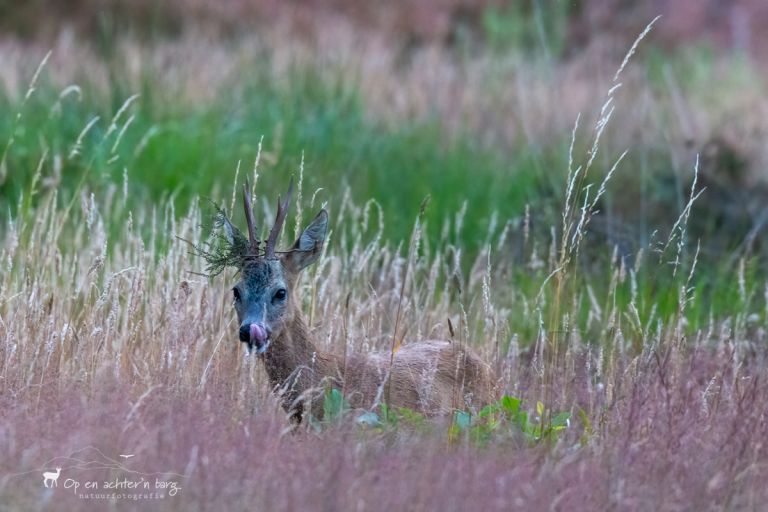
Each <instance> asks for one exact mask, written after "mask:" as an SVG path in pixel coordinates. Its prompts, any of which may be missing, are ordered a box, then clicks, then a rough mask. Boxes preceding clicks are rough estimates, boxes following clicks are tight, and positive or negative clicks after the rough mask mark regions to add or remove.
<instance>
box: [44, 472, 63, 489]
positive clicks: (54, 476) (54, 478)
mask: <svg viewBox="0 0 768 512" xmlns="http://www.w3.org/2000/svg"><path fill="white" fill-rule="evenodd" d="M60 474H61V468H56V472H53V471H46V472H45V473H43V478H44V479H45V480H43V485H44V486H46V487H58V483H57V482H58V480H59V475H60ZM48 480H50V481H51V485H50V486H49V485H48Z"/></svg>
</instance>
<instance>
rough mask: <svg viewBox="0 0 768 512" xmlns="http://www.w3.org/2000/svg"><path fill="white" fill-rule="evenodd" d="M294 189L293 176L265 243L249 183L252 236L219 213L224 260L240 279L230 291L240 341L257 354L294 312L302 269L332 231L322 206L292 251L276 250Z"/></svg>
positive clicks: (246, 204)
mask: <svg viewBox="0 0 768 512" xmlns="http://www.w3.org/2000/svg"><path fill="white" fill-rule="evenodd" d="M292 190H293V180H291V185H290V186H289V187H288V193H287V194H286V197H285V201H282V202H281V201H280V198H278V205H277V215H276V217H275V222H274V224H273V226H272V229H271V230H270V233H269V238H267V240H266V242H264V243H263V244H262V241H261V240H260V239H259V238H258V237H257V236H256V228H255V223H254V219H253V210H252V208H251V201H250V196H249V194H248V184H247V183H246V185H244V186H243V206H244V207H245V218H246V222H247V225H248V238H247V239H246V237H245V235H243V233H242V232H240V230H238V229H237V228H236V227H235V226H234V225H233V224H232V223H231V222H230V220H229V219H228V218H227V217H226V216H225V215H223V214H221V215H220V222H221V225H222V228H223V231H224V235H225V236H224V239H225V242H226V244H228V246H229V247H228V248H227V249H226V251H225V254H226V259H227V261H229V262H233V264H235V265H236V266H237V267H238V269H239V276H240V281H239V282H237V283H236V284H235V286H234V287H233V288H232V293H233V296H234V297H233V298H234V306H235V311H236V312H237V318H238V320H239V322H240V341H242V342H244V343H247V344H248V349H249V351H252V350H254V349H255V351H256V353H257V354H264V353H265V352H266V351H267V349H268V348H269V346H270V344H271V342H272V340H274V339H277V338H279V337H280V335H281V334H282V332H283V330H284V329H285V328H286V326H288V325H289V324H290V323H291V321H292V320H293V318H294V316H295V315H296V311H297V302H296V299H295V297H294V295H293V293H294V285H295V284H296V281H297V278H298V275H299V273H300V272H301V271H302V270H303V269H304V268H306V267H307V266H309V265H311V264H312V263H314V262H315V261H317V259H318V258H319V257H320V253H321V251H322V248H323V243H324V242H325V237H326V233H327V230H328V213H327V212H326V211H325V210H324V209H322V210H320V212H319V213H318V214H317V216H316V217H315V218H314V220H313V221H312V222H311V223H310V224H309V226H307V228H306V229H304V231H303V232H302V233H301V235H300V236H299V238H298V239H297V240H296V241H295V242H294V243H293V245H292V246H291V247H290V248H289V249H288V250H286V251H277V250H276V244H277V239H278V237H279V235H280V231H281V229H282V226H283V224H284V222H285V217H286V214H287V212H288V207H289V205H290V201H291V193H292ZM262 245H263V249H262ZM209 262H210V260H209Z"/></svg>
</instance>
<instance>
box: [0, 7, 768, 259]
mask: <svg viewBox="0 0 768 512" xmlns="http://www.w3.org/2000/svg"><path fill="white" fill-rule="evenodd" d="M657 15H661V16H662V18H661V19H660V20H659V21H658V22H657V23H656V25H655V26H654V28H653V30H652V32H651V33H650V34H649V35H648V37H646V39H645V40H644V41H643V42H642V44H641V45H640V47H639V50H638V53H637V54H636V55H635V56H634V57H633V60H632V61H631V62H630V64H629V66H628V67H627V69H626V70H625V71H624V73H623V74H622V78H621V83H622V85H621V88H620V90H619V91H618V92H617V93H616V99H615V101H614V102H613V104H612V106H613V107H614V108H615V111H614V113H613V119H612V120H611V125H610V127H609V128H608V129H607V130H606V133H605V134H604V135H603V137H602V139H601V143H600V144H601V150H600V154H599V155H598V157H597V158H596V160H595V164H594V168H593V169H592V170H591V171H590V172H593V173H595V176H596V179H599V178H600V177H601V176H602V175H605V174H606V173H607V172H608V170H609V169H610V168H611V166H612V165H613V163H614V162H615V160H616V159H617V158H618V156H619V155H620V154H621V153H622V152H623V151H625V150H627V151H628V153H627V156H626V158H625V159H624V160H623V161H622V163H621V164H620V166H619V168H618V170H617V171H616V175H615V177H614V181H613V183H612V185H611V186H610V190H609V191H608V193H607V194H606V196H604V198H603V199H602V200H601V204H600V205H599V206H600V208H599V209H600V210H601V214H600V215H598V217H596V218H595V219H594V221H593V222H592V224H591V225H590V229H591V230H592V231H593V233H594V236H593V238H594V239H596V240H598V241H605V240H607V241H609V242H610V244H611V246H616V247H618V248H619V251H620V252H621V253H622V254H626V255H631V254H633V253H634V252H635V251H637V250H638V249H639V248H640V247H645V246H647V245H648V244H649V243H651V244H652V243H653V240H654V236H655V233H657V232H662V233H666V232H668V231H669V229H670V228H671V226H672V225H673V224H674V222H675V220H676V219H677V218H678V216H679V215H680V214H681V212H682V211H683V208H684V206H685V204H686V202H687V200H688V197H689V195H690V191H691V186H692V182H693V179H694V174H695V173H694V168H695V165H696V158H697V155H699V169H698V171H699V175H698V181H697V184H696V188H697V190H699V189H705V190H704V192H703V193H702V195H701V196H700V197H699V199H698V200H697V201H696V203H695V205H694V208H693V211H692V214H691V222H690V226H689V233H688V240H689V241H690V242H691V243H692V244H694V245H695V244H696V243H697V242H698V241H700V242H701V254H702V257H703V258H708V259H709V261H712V262H716V263H718V264H722V265H733V264H734V263H735V262H736V261H738V260H739V259H740V258H741V257H742V256H744V255H750V256H756V257H757V258H756V260H757V261H760V262H763V263H761V264H764V262H765V261H766V259H765V255H766V254H768V244H767V243H766V242H765V234H766V229H767V227H766V226H767V225H768V172H767V171H766V165H768V144H766V139H767V137H768V99H766V98H767V96H766V85H765V77H766V75H765V73H766V72H768V64H767V63H768V3H766V2H764V1H762V0H731V1H726V0H706V1H704V0H678V1H676V2H665V1H662V0H648V1H645V2H639V1H628V0H581V1H546V2H545V1H542V0H520V1H514V2H511V1H507V2H505V1H499V0H392V1H387V2H360V1H357V0H330V1H320V0H295V1H279V0H227V1H217V2H214V1H205V0H166V1H154V0H130V1H129V0H125V1H109V0H70V1H66V2H62V1H53V0H29V1H25V2H10V1H7V0H6V1H2V2H0V144H2V146H0V148H5V149H4V153H3V156H2V166H1V167H0V204H1V205H2V207H1V208H0V217H2V218H7V217H8V216H9V215H10V216H16V215H17V214H18V211H19V209H23V208H25V207H29V205H31V204H34V201H35V197H36V196H39V194H38V190H42V189H45V188H56V189H57V190H58V191H59V195H60V197H61V198H62V201H66V200H67V199H68V198H70V197H74V196H75V195H76V194H79V193H82V192H83V190H85V191H87V192H92V193H104V194H116V193H127V194H128V196H129V197H130V199H131V201H132V202H133V208H134V209H147V208H148V207H150V206H151V205H152V204H161V201H162V200H164V199H166V198H169V197H173V198H174V200H175V204H176V208H177V211H178V212H179V214H180V215H181V214H182V213H183V212H184V211H185V209H186V207H187V206H188V205H189V204H190V202H191V201H193V200H194V199H195V198H198V197H201V196H206V197H207V196H211V197H214V198H215V199H221V198H222V197H228V194H230V191H231V187H232V181H233V179H234V176H235V173H236V169H237V168H238V166H239V167H240V169H241V171H240V176H241V177H242V175H243V174H244V173H249V174H250V173H251V172H252V170H253V167H254V163H255V159H256V156H257V154H259V148H260V147H261V153H260V161H259V174H260V178H259V180H260V182H259V183H260V187H261V191H262V198H263V200H265V201H267V200H273V199H274V194H275V193H276V192H277V191H278V190H282V189H284V188H285V186H286V183H287V176H288V175H290V174H297V173H298V172H299V169H300V167H301V166H302V165H303V180H304V186H305V190H308V191H314V190H315V189H317V188H323V189H324V190H322V191H320V192H318V199H317V200H318V201H329V202H330V203H331V207H332V208H333V207H334V205H339V204H340V203H341V202H342V201H343V196H344V194H345V192H344V191H345V190H347V187H349V188H348V190H349V191H350V194H351V196H352V197H353V198H354V202H356V203H357V204H363V203H364V202H365V201H367V200H368V199H374V200H375V201H376V202H378V203H379V205H380V206H381V208H382V210H383V212H384V216H385V219H386V226H385V231H386V235H387V236H388V237H389V238H391V239H393V240H395V241H397V240H402V239H407V237H408V235H409V233H410V230H411V228H412V225H413V219H414V217H415V215H416V213H417V211H418V208H419V204H420V203H421V200H422V198H423V197H424V196H425V195H427V194H430V195H431V198H432V202H431V204H430V207H429V209H428V211H427V219H428V223H427V230H428V232H429V235H430V236H433V237H438V236H440V235H441V233H442V232H443V225H444V224H445V223H444V220H445V219H455V218H456V216H463V223H462V226H463V228H462V231H461V232H460V233H457V234H456V236H457V237H459V238H460V240H461V242H463V243H464V245H465V247H466V248H467V250H468V251H470V252H472V251H477V249H478V248H480V247H481V246H482V245H483V244H484V243H485V242H486V236H487V234H488V233H489V232H492V231H493V229H492V227H493V226H498V225H503V224H504V223H507V222H509V225H510V229H511V230H512V231H513V232H516V233H520V232H521V231H522V230H523V227H522V224H523V218H524V217H525V215H526V213H525V212H526V208H527V209H528V212H529V213H528V215H529V216H530V219H531V220H532V223H531V224H530V225H531V226H532V229H534V230H538V231H540V232H541V233H542V235H543V236H544V237H545V239H546V238H548V237H549V231H550V229H551V228H550V226H553V225H556V224H557V222H558V221H557V219H558V215H560V211H561V209H562V203H563V197H564V194H565V183H564V182H565V176H566V173H567V169H568V154H569V146H570V143H571V135H572V132H573V129H574V123H575V122H576V120H577V118H579V130H578V131H577V132H576V140H575V149H574V154H575V155H576V156H577V159H578V160H579V161H581V160H583V159H584V156H585V155H587V154H588V153H587V152H588V150H589V148H590V147H591V141H592V139H593V137H594V135H595V130H594V127H595V122H596V121H597V119H598V118H599V115H600V109H601V107H602V106H603V103H604V102H605V100H606V94H607V92H608V90H609V89H610V88H611V87H612V86H613V85H615V84H614V83H613V78H614V74H615V72H616V70H617V69H618V67H619V65H620V64H621V62H622V60H623V58H624V55H625V54H626V52H627V50H628V49H629V47H630V46H631V45H632V42H633V41H634V40H635V39H636V38H637V36H638V35H639V34H640V33H641V32H642V31H643V29H644V28H645V27H646V25H647V24H648V23H649V22H650V21H651V20H652V19H653V18H654V17H656V16H657ZM49 50H50V51H51V54H50V57H49V58H48V59H47V61H46V62H45V65H44V66H43V68H42V71H41V72H40V73H39V75H36V71H37V70H38V69H39V66H40V64H41V62H42V61H43V60H44V58H45V57H46V54H47V53H48V51H49ZM30 83H32V84H33V85H34V87H33V88H30ZM579 116H580V117H579ZM110 120H111V121H110ZM6 141H8V142H7V143H6ZM121 191H122V192H121ZM114 222H115V223H116V224H117V225H118V226H119V224H120V223H121V222H122V221H121V220H120V219H114ZM510 240H514V237H512V238H510ZM600 247H604V245H600Z"/></svg>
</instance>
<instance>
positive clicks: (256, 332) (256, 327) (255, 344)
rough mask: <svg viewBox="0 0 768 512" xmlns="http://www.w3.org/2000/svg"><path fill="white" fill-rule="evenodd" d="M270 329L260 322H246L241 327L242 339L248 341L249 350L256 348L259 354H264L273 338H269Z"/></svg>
mask: <svg viewBox="0 0 768 512" xmlns="http://www.w3.org/2000/svg"><path fill="white" fill-rule="evenodd" d="M269 334H270V333H269V329H267V328H266V327H265V326H264V325H261V324H258V323H251V324H245V325H242V326H241V327H240V341H242V342H244V343H248V351H249V352H251V351H253V350H254V348H255V349H256V353H257V354H263V353H264V352H265V351H266V350H267V347H269V344H270V342H271V341H272V340H270V339H269Z"/></svg>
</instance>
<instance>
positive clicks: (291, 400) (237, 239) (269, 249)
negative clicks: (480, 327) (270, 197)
mask: <svg viewBox="0 0 768 512" xmlns="http://www.w3.org/2000/svg"><path fill="white" fill-rule="evenodd" d="M247 189H248V185H247V183H246V185H245V187H244V188H243V202H244V206H245V215H246V220H247V223H248V238H246V237H245V235H243V234H242V233H241V232H240V231H239V230H238V229H237V228H236V227H234V226H233V225H232V224H231V223H230V221H229V219H228V218H227V217H226V216H225V215H224V214H223V212H220V217H219V223H220V225H221V226H222V228H223V231H224V234H225V240H224V248H223V249H220V250H219V252H216V253H208V252H205V251H201V252H202V254H203V256H205V257H206V259H207V260H208V262H209V265H210V266H209V269H214V270H216V269H218V270H220V269H221V268H223V266H224V265H234V266H236V267H237V268H238V269H239V271H240V277H241V280H240V281H239V282H238V283H237V284H236V285H235V287H234V288H233V294H234V306H235V310H236V312H237V316H238V319H239V321H240V340H241V341H242V342H244V343H247V344H248V350H249V352H252V351H255V352H256V353H257V354H258V355H259V357H260V358H261V359H262V360H263V362H264V365H265V368H266V371H267V374H268V375H269V380H270V382H271V384H272V386H273V388H274V389H275V390H276V391H277V392H278V393H279V395H280V396H281V399H282V403H283V406H284V408H285V409H286V410H287V411H288V412H289V414H290V415H291V417H292V418H293V419H295V420H297V421H301V419H302V416H303V414H304V413H305V412H311V413H312V414H313V415H314V416H315V417H317V418H321V417H322V412H323V407H322V400H321V397H322V393H323V390H324V389H325V388H327V387H328V386H333V387H335V388H337V389H340V390H341V391H342V393H343V395H344V397H345V398H346V400H347V401H348V402H349V403H350V405H351V406H352V407H355V408H365V409H371V408H373V407H375V406H377V405H378V404H380V403H386V404H387V405H388V406H390V407H407V408H409V409H412V410H415V411H419V412H421V413H424V414H427V415H439V414H445V413H448V412H450V411H451V410H453V409H456V408H460V409H465V408H467V407H469V408H473V409H479V408H480V407H482V406H483V405H485V404H487V403H489V402H491V401H492V400H493V398H494V379H493V373H492V371H491V369H490V367H489V366H488V365H486V364H485V363H484V362H483V361H482V360H481V359H480V358H479V357H478V356H477V355H476V354H475V353H474V352H472V351H471V350H470V349H468V348H466V347H462V346H460V345H458V344H456V343H451V342H447V341H423V342H418V343H412V344H405V345H403V346H402V347H401V348H400V349H399V350H397V351H396V352H395V354H394V355H391V354H389V353H386V354H370V355H368V354H354V353H353V354H348V355H345V356H340V355H338V354H332V353H327V352H323V351H320V350H318V349H317V346H316V344H315V343H314V342H313V340H312V337H311V335H310V333H309V329H308V327H307V324H306V322H305V321H304V319H303V316H302V314H301V312H300V308H299V306H298V301H297V300H296V298H295V291H296V282H297V281H298V276H299V273H300V272H301V270H303V269H304V268H306V267H307V266H309V265H311V264H312V263H314V262H315V261H317V259H318V258H319V257H320V253H321V250H322V247H323V243H324V242H325V237H326V233H327V228H328V214H327V213H326V212H325V210H321V211H320V213H319V214H318V215H317V217H315V219H314V220H313V221H312V222H311V223H310V225H309V226H308V227H307V228H306V229H305V230H304V231H303V232H302V233H301V235H300V236H299V238H298V239H297V240H296V242H295V243H294V244H293V246H292V247H291V248H290V249H289V250H288V251H284V252H280V253H278V252H277V251H276V250H275V244H276V241H277V237H278V234H279V232H280V230H281V228H282V224H283V222H284V220H285V215H286V212H287V209H288V204H289V203H290V196H291V190H292V186H291V187H290V188H289V190H288V196H287V198H286V200H285V202H282V203H281V202H279V201H278V209H277V217H276V220H275V224H274V226H273V227H272V230H271V231H270V234H269V238H268V240H267V241H266V243H265V244H264V245H265V246H264V248H263V249H262V242H261V240H259V239H258V238H257V237H256V234H255V228H254V221H253V211H252V209H251V204H250V196H249V194H248V192H247Z"/></svg>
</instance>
